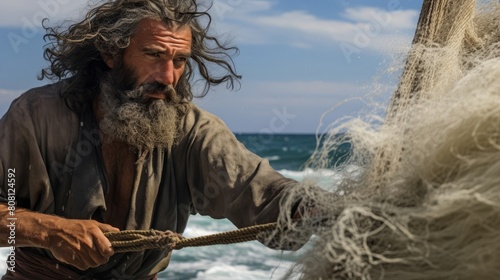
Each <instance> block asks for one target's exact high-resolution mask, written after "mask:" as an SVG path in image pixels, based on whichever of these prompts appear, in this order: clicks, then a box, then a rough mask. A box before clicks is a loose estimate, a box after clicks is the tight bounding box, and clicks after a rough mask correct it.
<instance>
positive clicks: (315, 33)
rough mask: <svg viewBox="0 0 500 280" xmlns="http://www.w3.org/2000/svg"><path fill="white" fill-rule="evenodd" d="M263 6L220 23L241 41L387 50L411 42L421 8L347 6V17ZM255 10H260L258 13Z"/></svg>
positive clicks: (295, 45)
mask: <svg viewBox="0 0 500 280" xmlns="http://www.w3.org/2000/svg"><path fill="white" fill-rule="evenodd" d="M261 8H262V9H261V10H259V9H254V10H252V9H241V10H238V9H235V13H234V14H230V15H229V16H228V18H227V19H229V22H225V21H223V22H221V23H220V24H219V25H218V28H219V30H222V32H230V33H232V34H233V35H234V36H235V37H236V38H237V40H238V41H239V43H246V44H286V45H289V46H292V47H296V48H309V47H312V46H315V45H323V46H324V45H327V46H328V45H336V46H338V45H339V44H341V43H347V44H350V45H352V46H353V47H355V48H357V49H369V50H376V51H385V49H386V48H387V47H388V46H390V45H394V44H409V43H410V42H411V36H412V35H413V30H414V28H415V26H416V21H417V18H418V14H419V12H418V11H416V10H397V11H393V12H389V11H388V10H383V9H379V8H374V7H367V6H365V7H357V8H347V9H346V10H344V11H343V12H342V13H341V18H343V19H325V18H320V17H318V16H316V15H313V14H311V13H309V12H307V11H301V10H295V11H289V12H284V13H281V14H277V15H264V14H269V13H267V12H269V11H270V10H271V9H272V5H270V4H269V3H267V4H266V5H262V7H261ZM255 11H259V13H256V12H255Z"/></svg>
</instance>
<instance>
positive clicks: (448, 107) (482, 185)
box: [279, 1, 500, 280]
mask: <svg viewBox="0 0 500 280" xmlns="http://www.w3.org/2000/svg"><path fill="white" fill-rule="evenodd" d="M472 18H473V22H472V24H471V25H470V27H471V28H472V29H471V30H472V31H473V33H474V34H473V37H474V38H473V37H472V35H470V34H471V33H470V30H469V31H467V32H468V34H466V37H467V36H468V38H465V37H464V38H462V39H463V42H469V43H470V42H472V41H473V42H474V44H466V43H463V44H460V45H457V44H448V45H441V46H440V45H431V46H429V45H425V44H415V45H414V46H413V48H412V51H411V52H418V53H419V55H420V57H421V58H422V61H423V63H424V64H425V65H424V66H422V65H421V67H423V69H434V71H430V72H429V74H426V73H424V76H423V78H425V83H426V84H425V86H422V87H420V89H419V90H420V92H418V96H420V98H414V99H413V100H411V104H405V105H401V104H400V105H397V106H400V108H395V110H393V111H391V117H390V120H386V121H385V122H384V123H383V124H380V123H378V124H377V122H376V121H375V122H374V121H370V120H377V118H376V117H373V118H370V117H366V118H365V119H364V120H362V119H361V118H358V119H354V120H352V121H349V122H348V123H344V124H342V125H339V126H337V127H336V128H335V129H333V130H332V131H331V132H330V134H329V135H328V136H326V139H325V145H324V146H323V147H322V148H321V149H320V150H318V151H317V152H316V154H315V158H314V162H315V163H316V167H317V168H321V167H327V165H328V161H329V158H328V156H329V154H331V151H334V150H335V149H337V148H338V147H339V146H340V145H341V144H342V143H345V142H349V143H351V144H352V147H353V151H352V155H351V157H350V159H349V161H348V162H347V163H345V164H344V165H342V166H340V167H336V170H337V171H343V172H347V173H348V171H349V168H348V167H349V166H351V165H357V166H361V167H362V170H361V171H359V170H358V171H357V172H358V174H351V175H352V176H349V175H348V176H345V178H344V179H343V180H342V181H341V182H340V183H339V184H338V185H336V186H335V188H333V187H332V189H331V192H332V197H333V198H332V197H326V196H325V195H324V194H320V195H318V194H317V193H316V192H313V191H311V190H313V189H312V188H310V186H309V185H308V184H307V183H304V186H303V188H298V189H297V190H296V191H295V192H294V193H293V194H292V195H291V196H290V199H289V200H287V201H284V202H283V207H292V204H291V202H292V201H295V199H296V198H297V197H301V198H302V199H303V200H305V199H306V198H307V199H308V200H311V201H314V203H315V206H316V208H317V209H321V213H320V214H321V215H318V213H310V214H308V213H306V214H305V216H306V217H304V220H307V221H310V223H311V224H310V225H309V228H307V227H306V228H305V229H300V228H295V229H294V230H295V231H298V232H300V231H301V230H302V231H303V232H304V235H305V236H307V233H305V232H306V231H308V230H309V231H311V232H314V233H315V235H316V237H317V238H314V241H313V244H312V248H311V249H309V250H308V251H307V252H306V253H305V255H304V256H303V258H302V259H301V260H299V261H298V262H297V263H296V265H295V266H294V267H293V268H292V269H291V270H290V271H289V273H288V274H287V275H286V276H285V278H286V279H289V278H298V279H398V280H401V279H404V280H417V279H419V280H420V279H421V280H424V279H425V280H432V279H500V43H499V42H500V4H499V3H498V1H490V2H488V3H483V4H482V5H478V6H477V7H476V11H475V15H474V16H473V17H472ZM471 38H473V39H474V40H472V39H471ZM457 46H458V48H459V50H458V51H457ZM450 53H453V54H454V55H452V56H450V55H448V54H450ZM410 56H411V54H410ZM426 75H427V76H426ZM428 75H431V76H428ZM403 106H404V107H403ZM344 130H347V133H345V134H344V136H343V137H342V139H339V138H338V137H334V136H335V135H337V134H338V132H340V131H344ZM359 173H360V174H359ZM283 212H286V211H283ZM318 219H320V220H321V221H319V220H318ZM325 221H326V222H325ZM279 224H280V225H281V226H282V227H287V228H293V227H294V225H293V223H292V221H291V220H290V218H289V217H288V215H286V214H285V215H282V216H281V217H280V220H279ZM318 224H321V226H318ZM282 238H283V242H288V241H291V240H287V237H286V236H284V237H282ZM292 238H296V237H295V236H293V237H290V239H292Z"/></svg>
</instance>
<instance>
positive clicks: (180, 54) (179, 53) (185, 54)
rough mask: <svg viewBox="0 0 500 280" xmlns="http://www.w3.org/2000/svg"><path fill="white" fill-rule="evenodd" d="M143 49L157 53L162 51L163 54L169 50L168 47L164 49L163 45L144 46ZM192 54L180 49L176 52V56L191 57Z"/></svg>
mask: <svg viewBox="0 0 500 280" xmlns="http://www.w3.org/2000/svg"><path fill="white" fill-rule="evenodd" d="M142 51H143V52H157V53H161V54H164V53H166V52H167V50H166V49H164V48H162V47H155V46H149V47H144V48H142ZM191 55H192V53H191V52H190V51H178V52H177V53H176V56H185V57H191Z"/></svg>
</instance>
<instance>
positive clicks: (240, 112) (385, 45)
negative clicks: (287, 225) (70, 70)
mask: <svg viewBox="0 0 500 280" xmlns="http://www.w3.org/2000/svg"><path fill="white" fill-rule="evenodd" d="M95 2H98V1H96V0H93V1H91V3H95ZM205 2H206V1H205ZM421 5H422V0H406V1H404V0H401V1H399V0H383V1H373V0H372V1H369V0H338V1H334V0H322V1H320V0H308V1H305V0H214V2H213V5H212V9H211V13H212V16H213V21H214V22H213V23H214V27H215V29H214V32H216V33H217V34H219V35H222V36H224V38H226V39H229V40H231V41H232V43H233V44H235V45H237V46H238V47H239V48H240V54H239V56H237V57H236V58H235V63H236V67H237V70H238V72H239V73H240V74H241V75H243V80H242V81H241V89H240V90H238V91H228V90H227V89H226V88H225V87H224V86H222V87H220V88H216V89H214V90H212V91H211V92H210V93H209V94H208V95H207V96H206V97H204V98H203V99H197V100H196V101H195V102H196V103H197V104H198V105H199V106H200V107H202V108H204V109H206V110H208V111H210V112H212V113H214V114H215V115H217V116H219V117H221V118H222V119H223V120H224V121H225V122H226V123H227V124H228V126H229V128H230V129H231V130H232V131H234V132H254V133H259V132H260V133H271V132H272V133H314V132H315V131H316V130H317V129H318V127H319V125H320V119H321V117H322V115H323V114H325V112H329V113H327V114H326V117H325V119H324V120H323V123H324V124H325V123H326V124H327V123H329V122H333V121H334V120H336V119H338V118H341V117H343V116H356V115H357V114H359V111H360V109H362V108H363V106H362V105H361V104H362V102H360V101H358V100H357V99H356V98H357V97H363V96H365V95H366V94H368V93H370V92H372V91H374V90H375V89H378V91H381V92H382V94H381V97H379V98H380V100H381V101H383V100H385V99H387V98H388V97H390V94H391V89H392V87H393V86H394V80H392V81H391V80H385V79H381V80H377V81H375V80H374V79H373V77H374V76H379V74H380V73H381V72H383V71H385V70H386V69H387V68H388V67H389V65H390V61H391V60H392V59H393V57H394V56H395V54H397V53H404V51H405V50H406V49H407V47H408V46H409V45H410V42H411V39H412V37H413V34H414V31H415V26H416V23H417V20H418V15H419V10H420V8H421ZM86 6H87V1H71V0H17V1H11V2H9V5H4V8H3V9H2V10H1V11H0V38H1V40H0V61H1V62H2V66H1V68H0V115H3V114H4V113H5V112H6V110H7V108H8V106H9V104H10V103H11V101H12V100H13V99H14V98H15V97H16V96H18V95H19V94H20V93H22V92H23V91H25V90H27V89H29V88H31V87H34V86H39V85H43V84H46V83H49V82H50V81H46V80H45V81H38V80H37V79H36V76H37V75H38V74H39V72H40V70H41V69H42V68H43V67H45V66H46V65H47V64H46V62H45V61H44V59H43V57H42V51H43V45H44V42H43V40H42V36H43V34H44V30H43V29H42V28H41V27H40V19H42V18H44V17H48V18H50V19H51V23H53V24H56V23H57V22H58V21H60V20H63V19H67V18H70V19H75V18H79V17H80V16H81V13H82V11H84V9H85V7H86ZM332 108H334V109H332ZM323 127H324V126H323ZM320 130H321V127H320Z"/></svg>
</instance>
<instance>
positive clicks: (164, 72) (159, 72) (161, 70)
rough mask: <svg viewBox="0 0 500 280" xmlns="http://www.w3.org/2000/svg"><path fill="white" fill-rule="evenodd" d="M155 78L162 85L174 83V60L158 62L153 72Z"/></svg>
mask: <svg viewBox="0 0 500 280" xmlns="http://www.w3.org/2000/svg"><path fill="white" fill-rule="evenodd" d="M155 80H156V81H157V82H159V83H162V84H164V85H174V82H175V78H174V62H173V60H167V61H164V62H163V63H161V64H159V65H158V66H157V69H156V73H155Z"/></svg>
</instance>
